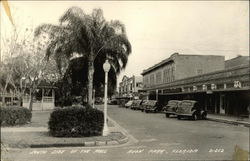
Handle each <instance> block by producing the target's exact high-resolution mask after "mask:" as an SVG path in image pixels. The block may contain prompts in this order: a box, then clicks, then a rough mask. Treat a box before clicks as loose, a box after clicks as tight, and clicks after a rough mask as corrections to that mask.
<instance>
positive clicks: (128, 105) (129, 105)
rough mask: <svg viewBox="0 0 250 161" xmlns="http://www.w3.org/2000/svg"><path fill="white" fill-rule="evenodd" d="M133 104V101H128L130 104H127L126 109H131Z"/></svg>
mask: <svg viewBox="0 0 250 161" xmlns="http://www.w3.org/2000/svg"><path fill="white" fill-rule="evenodd" d="M132 103H133V100H130V101H128V102H127V103H126V104H125V107H126V108H129V107H131V105H132Z"/></svg>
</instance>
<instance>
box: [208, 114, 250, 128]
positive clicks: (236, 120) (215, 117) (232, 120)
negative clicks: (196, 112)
mask: <svg viewBox="0 0 250 161" xmlns="http://www.w3.org/2000/svg"><path fill="white" fill-rule="evenodd" d="M207 119H208V120H211V121H216V122H223V123H229V124H233V125H244V126H246V127H250V119H249V118H242V117H235V116H225V115H219V114H208V115H207Z"/></svg>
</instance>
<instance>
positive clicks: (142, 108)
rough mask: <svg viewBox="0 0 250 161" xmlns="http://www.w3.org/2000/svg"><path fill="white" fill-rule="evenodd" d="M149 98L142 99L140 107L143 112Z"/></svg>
mask: <svg viewBox="0 0 250 161" xmlns="http://www.w3.org/2000/svg"><path fill="white" fill-rule="evenodd" d="M148 102H149V100H142V103H141V106H140V108H139V110H141V111H142V112H144V110H145V108H146V106H147V104H148Z"/></svg>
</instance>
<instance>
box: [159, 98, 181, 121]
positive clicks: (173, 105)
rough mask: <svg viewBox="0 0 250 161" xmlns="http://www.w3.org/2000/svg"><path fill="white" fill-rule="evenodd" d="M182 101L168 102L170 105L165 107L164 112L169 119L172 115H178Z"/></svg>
mask: <svg viewBox="0 0 250 161" xmlns="http://www.w3.org/2000/svg"><path fill="white" fill-rule="evenodd" d="M180 103H181V101H179V100H170V101H168V104H167V105H166V106H164V107H163V109H162V111H163V112H164V113H165V115H166V117H169V116H170V115H176V110H177V108H178V106H179V104H180Z"/></svg>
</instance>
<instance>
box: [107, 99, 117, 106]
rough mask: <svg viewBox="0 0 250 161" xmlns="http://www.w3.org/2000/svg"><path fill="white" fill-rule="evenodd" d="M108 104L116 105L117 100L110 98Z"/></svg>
mask: <svg viewBox="0 0 250 161" xmlns="http://www.w3.org/2000/svg"><path fill="white" fill-rule="evenodd" d="M108 104H109V105H117V104H118V101H117V100H116V99H112V100H110V101H109V102H108Z"/></svg>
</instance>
